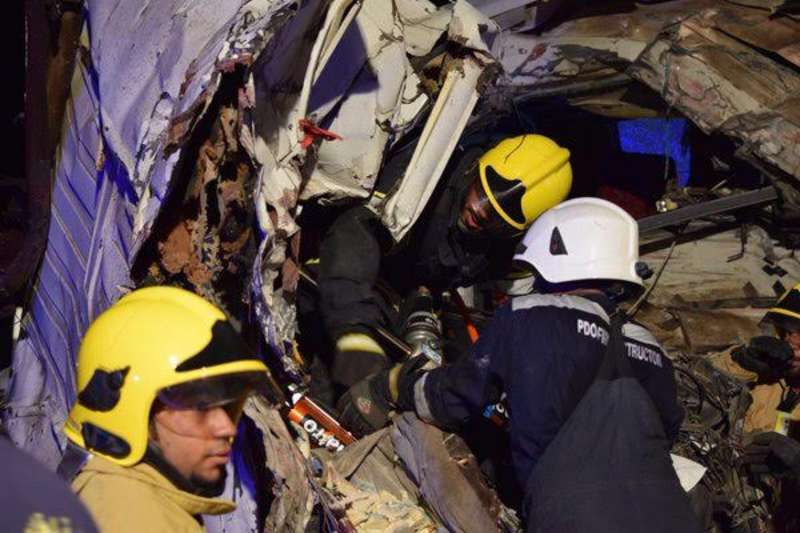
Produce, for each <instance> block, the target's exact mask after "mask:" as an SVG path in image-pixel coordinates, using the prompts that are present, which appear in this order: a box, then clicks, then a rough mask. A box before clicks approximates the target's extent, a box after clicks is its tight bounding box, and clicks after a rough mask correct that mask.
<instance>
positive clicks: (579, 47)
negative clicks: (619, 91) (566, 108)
mask: <svg viewBox="0 0 800 533" xmlns="http://www.w3.org/2000/svg"><path fill="white" fill-rule="evenodd" d="M711 3H712V2H711V1H709V0H679V1H675V2H666V3H663V4H657V5H652V6H637V8H636V9H635V10H633V11H630V12H626V13H620V14H614V15H600V16H592V17H585V18H580V19H577V20H571V21H568V22H565V23H563V24H560V25H558V26H556V27H555V28H553V29H551V30H549V31H546V32H544V33H542V34H541V35H530V34H522V33H516V32H514V31H504V32H502V33H501V34H500V35H498V36H497V38H496V39H495V40H494V43H493V45H492V54H493V55H494V57H496V58H497V60H498V61H499V62H500V63H501V65H502V66H503V71H504V73H503V75H502V76H501V77H500V79H499V80H498V85H499V87H500V88H501V89H502V90H504V91H507V92H510V93H511V94H515V93H517V94H520V95H525V94H526V93H529V92H530V91H532V90H536V89H540V88H543V87H549V88H558V87H564V88H568V87H570V86H573V85H575V84H576V83H578V82H585V81H597V80H601V79H604V78H607V77H608V76H611V75H613V74H615V73H619V72H622V71H624V69H625V68H627V66H628V64H629V63H630V62H632V61H634V60H635V59H636V58H638V57H639V55H640V54H641V53H642V52H643V51H644V50H645V48H646V47H647V46H648V44H649V43H651V42H652V41H653V40H655V38H656V37H657V36H658V34H659V32H660V31H661V30H662V29H663V28H664V27H667V26H669V25H672V24H674V23H676V22H677V21H679V20H681V19H682V18H684V17H685V16H686V14H687V13H692V12H696V11H698V10H699V9H701V8H702V7H704V6H708V5H710V4H711Z"/></svg>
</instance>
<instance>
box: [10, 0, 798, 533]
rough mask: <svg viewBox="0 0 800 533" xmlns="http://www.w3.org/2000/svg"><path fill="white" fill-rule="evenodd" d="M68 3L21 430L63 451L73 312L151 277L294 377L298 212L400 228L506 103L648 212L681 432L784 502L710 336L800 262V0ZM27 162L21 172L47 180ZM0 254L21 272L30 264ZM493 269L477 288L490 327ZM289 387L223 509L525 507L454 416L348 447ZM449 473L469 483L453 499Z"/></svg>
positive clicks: (714, 469) (739, 319) (740, 490)
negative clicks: (746, 469)
mask: <svg viewBox="0 0 800 533" xmlns="http://www.w3.org/2000/svg"><path fill="white" fill-rule="evenodd" d="M65 4H70V5H73V4H75V2H71V3H70V2H66V3H65ZM606 4H607V5H606ZM73 7H74V6H73ZM68 12H69V13H71V14H72V15H71V16H73V15H74V14H75V13H76V11H75V10H71V11H68ZM77 12H79V13H80V19H79V20H78V22H77V24H76V21H75V20H74V18H73V19H70V23H71V24H72V26H71V27H73V28H74V27H76V25H77V27H78V28H81V29H82V33H80V39H79V41H78V45H77V48H76V49H74V50H72V52H74V64H75V66H74V72H72V73H71V77H70V75H66V76H65V77H64V79H65V80H69V81H68V83H65V84H64V85H65V87H68V89H69V90H68V93H69V97H68V99H67V101H66V106H65V109H66V111H65V113H64V117H63V126H62V125H61V124H57V125H56V126H55V129H56V130H58V131H59V132H61V134H60V140H59V142H58V149H57V152H56V157H55V164H54V166H53V169H54V170H53V172H52V175H53V179H52V183H53V186H52V191H51V205H50V209H49V210H42V211H46V212H47V213H48V214H49V230H48V234H47V236H46V249H45V250H44V252H43V254H42V256H41V257H42V258H41V265H40V266H39V268H38V273H37V274H36V277H35V281H34V282H33V284H32V287H33V289H32V291H31V295H30V298H29V300H28V301H26V303H25V314H24V318H23V320H22V327H21V333H20V336H19V338H18V340H17V342H16V347H15V351H14V361H13V378H12V381H11V386H10V390H9V393H8V398H7V405H6V407H5V411H4V425H5V427H6V428H7V430H8V432H9V433H10V435H11V436H12V438H13V439H14V440H15V441H16V443H17V444H18V445H20V446H22V447H23V448H26V449H28V450H29V451H31V452H32V453H33V454H34V455H36V456H37V457H38V458H39V459H40V460H42V461H43V462H44V463H46V464H48V465H50V466H52V467H53V468H54V467H55V465H56V464H57V462H58V460H59V458H60V455H61V451H62V450H63V445H64V443H63V436H62V432H61V428H62V426H63V423H64V420H65V418H66V415H67V412H68V409H69V406H70V405H71V403H72V402H73V400H74V397H75V375H74V367H75V357H76V355H77V349H78V344H79V341H80V338H81V335H82V333H83V332H84V330H85V329H86V327H87V326H88V324H89V323H90V322H91V320H92V319H93V318H94V317H96V316H97V315H98V314H99V313H100V312H101V311H103V310H104V309H105V308H107V307H108V305H109V304H110V303H111V302H113V301H115V300H117V299H118V298H119V297H120V296H121V295H122V294H124V293H125V292H127V291H129V290H130V289H132V288H133V287H136V286H140V285H144V284H152V283H165V284H177V285H180V286H184V287H187V288H189V289H191V290H193V291H195V292H197V293H199V294H202V295H203V296H204V297H206V298H208V299H209V300H211V301H213V302H214V303H216V304H217V305H219V306H220V307H222V308H223V309H225V310H226V312H228V314H229V315H231V316H232V317H233V318H234V320H236V321H237V325H238V326H240V327H241V328H242V330H243V332H244V333H245V334H246V335H248V336H249V337H250V339H251V340H252V341H253V344H255V345H258V346H260V347H261V349H262V351H263V353H264V354H266V357H268V358H270V362H271V366H272V367H273V370H274V373H275V376H276V379H277V380H278V381H279V382H280V383H281V384H282V385H283V384H285V385H286V386H288V385H290V384H294V385H298V386H300V385H302V384H303V383H304V380H305V379H306V375H307V369H306V368H305V367H304V364H305V363H304V360H303V358H302V356H301V355H299V354H298V352H297V350H296V349H294V347H295V344H294V340H295V339H296V337H297V336H298V335H302V334H303V332H302V331H299V332H298V330H297V320H296V311H295V307H294V302H295V295H296V291H297V285H298V282H299V279H300V275H301V271H300V264H301V251H300V250H301V244H302V241H303V238H304V231H308V230H311V229H313V228H302V227H301V226H300V225H299V222H298V220H299V216H300V214H301V212H302V210H303V209H306V208H307V207H308V206H311V205H321V206H329V205H339V204H342V203H348V202H367V203H369V204H370V205H371V206H372V207H373V208H374V209H375V210H376V211H377V212H378V213H380V215H381V220H382V222H383V223H384V225H385V226H386V227H387V229H388V230H389V232H390V233H391V235H392V237H393V238H394V239H396V240H397V241H400V240H402V239H403V237H404V236H405V235H406V234H407V232H408V230H409V228H411V226H412V225H413V224H414V222H415V220H416V219H417V217H418V216H419V215H420V213H421V211H422V210H423V208H424V207H425V205H426V202H427V200H428V198H429V197H430V195H431V194H432V192H433V190H434V188H435V187H436V184H437V182H438V180H439V178H440V176H441V174H442V172H443V170H444V167H445V165H446V164H447V162H448V160H449V158H450V156H451V155H452V154H453V153H454V152H455V151H456V150H459V149H460V146H463V145H464V144H465V143H469V142H471V141H472V140H474V139H476V138H480V137H481V135H483V134H484V133H485V132H487V131H491V130H493V129H496V128H505V127H507V124H508V123H509V122H511V123H514V124H516V127H521V128H524V129H531V128H533V129H536V130H539V131H543V132H546V133H548V134H550V135H553V136H555V137H557V138H558V137H560V138H562V139H563V141H562V143H563V144H565V145H566V146H568V147H569V148H570V150H571V151H572V152H573V159H575V160H576V163H575V169H576V176H577V177H576V181H577V183H576V187H577V189H578V191H579V192H583V193H586V194H596V193H598V191H600V192H601V193H602V194H605V195H606V196H607V197H611V198H613V199H615V200H616V201H618V202H619V203H622V204H623V205H625V207H626V208H627V209H628V210H629V211H631V212H635V213H637V214H638V215H639V218H640V225H641V227H642V232H643V237H646V239H644V240H643V252H646V255H645V257H646V258H647V259H648V260H650V261H651V262H652V263H653V265H654V266H655V265H659V264H660V263H664V264H665V265H666V266H665V268H664V269H663V274H662V275H661V276H660V278H659V280H658V283H657V285H656V287H655V290H654V291H653V292H652V293H651V294H650V297H649V300H648V303H647V304H645V305H644V306H643V308H642V310H641V311H640V312H639V316H638V317H637V318H639V319H640V320H642V321H644V322H646V323H647V324H648V326H649V327H651V329H653V331H656V332H658V333H659V337H660V339H659V340H661V341H662V342H663V343H664V344H665V346H666V347H667V348H668V349H670V350H672V352H673V353H674V354H675V357H676V368H677V369H678V372H679V375H678V377H679V381H680V384H681V389H682V397H683V399H684V401H685V403H686V406H687V410H688V412H689V416H688V417H687V422H686V424H685V427H684V432H683V433H682V437H681V441H680V443H679V445H678V446H677V448H676V453H679V454H680V455H683V456H684V457H687V458H690V459H693V460H694V461H696V462H698V463H700V464H702V465H704V467H705V468H707V469H708V472H707V474H706V475H705V476H704V477H703V478H702V480H701V481H700V484H701V486H702V487H703V488H704V489H705V492H706V494H707V495H710V497H709V501H711V504H709V506H708V508H707V513H709V516H710V519H709V520H710V522H716V523H717V524H719V523H723V522H724V523H726V524H727V526H725V527H730V528H734V530H740V531H759V530H760V529H759V528H761V527H762V525H763V523H764V522H765V521H766V520H767V519H768V516H769V512H770V508H769V505H767V504H766V503H764V502H765V500H764V496H763V493H760V492H758V491H757V490H756V489H755V488H754V487H751V486H750V485H748V484H747V481H746V480H745V479H744V478H743V477H741V476H739V475H738V474H737V472H736V470H735V466H733V465H734V464H735V462H736V456H737V453H738V450H739V448H740V446H741V443H742V439H743V438H744V435H743V432H742V428H741V425H740V424H739V423H738V420H739V419H740V417H741V416H742V412H743V411H742V409H743V405H744V404H745V403H746V396H747V392H746V389H745V388H744V387H743V386H741V385H739V384H737V383H736V382H733V381H730V380H727V379H725V378H724V377H721V376H719V375H717V374H716V373H715V371H714V370H713V369H711V368H709V367H708V365H705V364H704V360H703V358H704V356H706V355H708V354H710V353H713V352H715V351H719V350H722V349H724V348H725V347H727V346H730V345H732V344H736V343H741V342H745V341H746V340H747V339H748V338H749V336H752V335H753V334H755V333H756V332H757V327H756V325H755V324H756V322H757V319H758V318H760V314H761V313H762V312H763V308H765V307H767V306H769V304H770V303H771V302H773V301H774V298H775V296H776V295H777V294H780V293H781V292H782V291H783V289H785V288H788V287H789V286H791V284H792V283H794V282H795V281H796V280H798V279H800V264H798V262H797V260H796V259H795V258H794V255H793V249H794V248H795V247H796V246H797V244H798V240H797V233H796V231H795V228H796V226H794V225H793V224H792V222H793V221H794V220H796V214H797V209H798V206H800V202H798V198H799V196H798V192H797V186H796V184H797V181H796V180H797V179H798V178H800V143H798V142H797V141H798V139H800V114H799V113H800V97H799V96H798V95H800V15H798V14H797V8H796V6H794V3H793V2H786V1H780V0H750V1H724V2H719V1H710V0H676V1H671V2H663V3H657V4H653V5H650V4H649V3H648V4H647V5H644V4H633V3H625V2H622V3H614V2H607V3H606V2H595V3H592V5H591V6H584V7H582V8H580V9H577V8H574V7H572V6H571V5H570V4H569V3H568V2H563V3H561V2H526V1H519V2H492V1H481V2H478V1H476V2H474V3H473V4H470V3H468V2H466V1H464V0H459V1H457V2H454V3H443V2H437V3H431V2H428V1H427V0H363V1H360V2H355V1H350V0H332V1H294V0H274V1H270V0H250V1H247V2H244V1H231V0H226V1H223V2H219V1H213V2H212V1H201V2H192V3H191V4H186V3H183V2H174V1H162V2H147V1H138V2H131V1H128V2H121V1H117V0H89V1H87V2H85V3H84V4H83V5H82V6H80V9H79V10H78V11H77ZM67 52H69V49H67ZM50 82H51V83H54V82H53V80H52V79H51V80H50ZM65 92H66V91H65ZM51 127H53V126H51ZM630 128H634V129H635V130H636V132H637V135H635V136H631V135H626V134H625V131H628V130H629V129H630ZM609 132H613V135H611V137H613V138H614V139H616V141H615V142H616V145H615V149H616V152H615V153H616V156H615V157H616V159H614V160H613V161H612V163H608V166H604V165H606V161H607V160H606V159H604V158H601V157H600V156H598V154H596V153H592V151H591V150H589V149H587V148H586V147H587V146H591V145H593V144H597V143H599V141H598V139H599V138H601V137H602V138H609V135H608V133H609ZM648 136H650V137H651V138H652V139H651V142H650V143H645V144H647V146H642V145H641V143H639V144H637V143H636V142H634V139H633V137H636V138H638V139H641V138H647V137H648ZM400 149H408V150H412V155H411V157H410V160H409V162H408V164H407V166H406V167H405V169H404V172H403V178H402V180H401V182H400V185H399V187H397V188H396V189H395V190H393V191H392V193H391V194H389V195H388V196H386V197H379V196H377V195H373V194H372V193H373V190H374V188H375V184H376V180H377V179H378V177H379V175H380V172H381V169H382V166H383V164H384V163H385V162H386V160H387V158H388V157H389V156H390V155H391V154H392V153H394V152H396V151H398V150H400ZM604 155H605V154H604ZM631 157H639V158H640V159H637V160H636V161H637V163H642V164H641V165H640V166H636V165H632V164H631V161H632V160H631V159H630V158H631ZM581 162H583V163H581ZM624 167H628V168H629V169H631V168H636V169H639V170H637V174H636V175H632V174H630V173H629V174H628V175H627V176H625V177H627V179H629V180H631V181H633V182H634V184H633V185H631V183H630V182H629V183H628V184H627V188H628V189H629V190H626V185H625V184H621V183H620V182H619V180H617V181H614V180H613V179H610V176H608V175H604V174H609V173H612V174H613V173H614V172H620V171H621V169H623V168H624ZM35 168H36V172H38V173H39V174H40V175H39V176H38V177H36V176H33V177H31V191H35V190H38V189H36V187H34V184H35V183H39V184H41V183H42V180H45V182H49V180H50V177H51V174H50V170H49V169H46V168H41V166H39V167H35ZM643 172H644V174H643ZM647 173H650V174H647ZM653 173H654V174H655V175H651V174H653ZM34 179H38V180H39V181H36V182H35V183H34V181H33V180H34ZM582 180H585V181H582ZM687 185H688V186H689V187H687ZM587 191H588V192H587ZM31 194H33V193H31ZM32 197H33V196H32ZM643 199H644V200H643ZM37 201H38V202H39V203H41V200H40V199H39V200H37ZM31 205H32V207H31V209H32V211H31V212H32V213H33V212H34V211H33V207H35V205H34V204H31ZM36 205H38V204H36ZM656 206H658V209H656ZM36 213H39V211H37V212H36ZM47 216H48V215H45V214H41V213H39V214H38V215H37V217H36V218H35V219H33V221H32V222H31V224H32V225H35V226H36V227H39V228H41V227H43V226H42V224H43V222H44V227H47V226H46V221H47ZM40 234H41V235H40ZM37 236H38V237H37ZM39 237H44V235H43V233H42V232H39V233H37V232H35V231H32V232H31V234H30V239H32V240H35V239H37V238H39ZM42 242H44V241H41V242H39V243H38V244H39V245H40V247H41V244H42ZM36 245H37V243H36V242H33V243H31V242H29V243H28V244H27V245H26V249H25V253H29V252H28V250H30V249H33V250H35V249H37V246H36ZM670 245H673V247H672V248H670V249H669V250H667V248H668V247H669V246H670ZM20 253H23V252H22V251H21V252H20ZM20 257H21V256H20ZM18 265H20V266H18V267H17V268H18V269H22V268H23V267H26V268H30V266H31V265H30V260H29V261H28V262H21V263H18ZM7 274H8V275H7V276H5V277H4V278H3V279H4V283H5V284H6V285H8V286H5V287H3V288H4V290H5V291H6V292H5V293H7V294H11V293H13V292H14V291H15V290H16V289H17V288H18V286H19V284H20V283H21V282H20V281H19V280H20V279H21V277H22V276H21V274H20V273H19V272H16V271H14V270H13V269H12V270H8V271H7ZM12 283H16V284H17V286H13V285H11V284H12ZM487 290H488V289H487V288H485V287H474V288H472V289H471V290H468V291H465V294H464V296H465V299H466V300H467V302H468V303H469V304H470V305H471V307H473V308H476V309H473V311H476V314H475V319H476V323H477V324H479V325H480V318H481V317H483V316H484V314H483V312H484V311H485V312H487V313H488V312H490V311H491V305H489V304H487V301H488V299H487V298H483V297H482V296H485V295H486V293H487ZM287 390H288V389H287ZM287 390H284V391H283V393H284V394H285V393H286V392H287ZM698 398H700V400H698ZM285 410H286V409H285V406H283V405H280V402H277V404H273V405H271V404H269V402H266V401H265V400H257V401H254V402H252V403H251V404H250V405H249V406H248V408H247V415H248V422H247V423H246V430H245V438H243V439H239V441H237V442H238V444H237V456H238V457H241V458H242V459H241V460H239V461H236V465H235V470H236V473H237V474H238V475H237V476H234V477H235V478H236V479H237V480H238V482H237V484H236V487H235V488H232V489H230V490H233V491H234V492H235V494H234V497H235V499H237V500H238V501H239V502H240V505H239V510H238V511H237V513H236V515H234V516H233V518H231V517H226V518H217V519H216V521H213V520H211V521H209V523H208V527H209V529H212V530H227V531H230V530H236V531H239V530H248V531H249V530H264V531H271V530H284V529H285V530H294V531H300V530H304V529H305V528H306V527H310V526H309V524H314V523H317V522H319V524H320V526H323V525H324V526H327V527H328V528H330V529H339V530H342V529H344V530H346V529H347V528H355V529H357V530H372V529H378V528H380V529H391V530H394V531H420V530H434V529H435V528H437V527H439V526H440V525H445V526H446V527H448V528H450V529H453V530H466V531H469V530H475V531H477V530H480V531H485V530H492V529H503V530H513V529H514V528H515V527H516V524H517V522H516V518H515V517H514V516H513V513H512V512H510V511H509V510H508V509H507V508H506V507H505V505H504V504H503V502H501V501H500V500H499V499H498V498H497V496H496V495H495V494H494V492H493V491H492V490H491V489H490V488H489V487H488V485H487V484H486V482H485V481H484V480H483V479H482V478H480V476H476V472H478V468H477V466H476V465H475V464H474V459H469V458H468V456H469V454H468V452H465V451H464V449H463V446H462V444H463V443H462V444H459V443H457V442H455V441H454V440H453V439H454V437H449V436H446V435H444V434H442V433H441V432H438V430H433V428H429V427H423V426H424V425H422V426H421V425H420V424H419V423H418V421H415V420H414V419H413V418H407V417H404V418H402V419H400V420H398V421H397V423H396V424H395V426H394V428H393V429H391V430H385V431H383V432H379V433H378V434H375V435H373V436H371V437H369V438H367V439H362V440H360V441H358V442H356V443H355V444H353V445H351V446H348V447H347V449H346V451H347V454H346V455H344V454H342V455H335V454H330V453H328V452H326V451H324V450H320V449H317V450H315V451H314V452H313V453H312V451H311V442H310V441H309V437H308V435H307V434H306V433H305V432H304V431H303V428H302V418H301V419H299V420H300V421H301V426H300V427H298V426H296V425H295V426H293V425H291V424H289V425H287V423H286V419H285V418H282V416H281V412H282V411H285ZM307 429H308V428H306V430H307ZM313 434H314V431H313V430H312V431H311V435H312V436H313ZM424 443H428V444H427V445H426V444H424ZM397 457H399V459H398V458H397ZM452 458H455V459H452ZM456 459H459V460H456ZM460 459H463V460H460ZM425 464H434V465H438V466H437V467H436V468H434V469H433V471H434V474H433V475H431V474H429V473H427V472H429V470H428V469H425V468H422V465H425ZM455 465H460V466H459V468H460V467H461V466H463V465H472V466H470V467H469V468H467V467H464V468H461V469H459V468H455ZM426 476H427V477H426ZM479 478H480V479H479ZM442 483H446V484H447V485H446V486H448V487H450V488H452V487H462V488H463V490H462V491H461V492H459V493H460V494H465V495H467V496H464V497H469V498H472V499H471V500H470V501H473V502H476V503H475V505H472V506H469V509H468V511H469V512H466V511H464V510H458V509H453V507H452V501H451V502H450V503H448V500H447V498H443V497H442V492H441V487H442V486H443V485H442ZM470 513H472V514H470ZM712 519H713V520H712ZM476 524H481V526H480V527H479V528H477V529H474V528H472V526H475V525H476ZM720 527H721V526H720ZM737 527H739V528H745V527H746V528H749V529H735V528H737ZM722 530H725V529H722Z"/></svg>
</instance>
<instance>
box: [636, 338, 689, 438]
mask: <svg viewBox="0 0 800 533" xmlns="http://www.w3.org/2000/svg"><path fill="white" fill-rule="evenodd" d="M662 353H663V357H662V358H661V361H662V364H663V365H664V371H663V372H658V373H655V372H653V373H650V374H647V375H644V376H642V377H640V378H639V379H640V383H641V384H642V387H644V388H645V390H647V392H648V394H649V395H650V398H651V399H652V400H653V404H655V406H656V409H657V410H658V414H659V416H660V417H661V423H662V424H663V426H664V433H665V435H666V437H667V439H668V440H669V443H670V445H672V444H675V441H676V440H677V439H678V433H679V432H680V429H681V424H682V423H683V419H684V417H685V416H686V412H685V411H684V409H683V407H681V405H680V404H679V403H678V386H677V384H676V383H675V369H674V366H673V364H672V361H671V360H670V359H669V357H668V356H667V355H666V352H663V350H662ZM656 380H658V383H656V382H655V381H656Z"/></svg>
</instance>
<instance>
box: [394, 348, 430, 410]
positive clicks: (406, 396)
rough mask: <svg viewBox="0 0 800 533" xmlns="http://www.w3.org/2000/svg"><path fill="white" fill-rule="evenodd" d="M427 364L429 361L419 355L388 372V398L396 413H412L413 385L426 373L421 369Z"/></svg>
mask: <svg viewBox="0 0 800 533" xmlns="http://www.w3.org/2000/svg"><path fill="white" fill-rule="evenodd" d="M429 362H430V359H428V358H427V357H426V356H425V355H422V354H419V355H415V356H413V357H409V358H408V359H406V361H405V362H404V363H403V364H402V365H397V366H395V367H394V368H393V369H392V370H391V371H390V376H389V382H388V384H389V397H390V398H391V399H392V402H393V403H394V405H395V407H396V408H397V410H398V411H414V407H415V406H414V385H415V384H416V383H417V380H418V379H420V378H421V377H422V376H423V375H424V374H425V373H426V372H427V370H425V369H423V368H422V367H424V366H425V365H426V364H428V363H429Z"/></svg>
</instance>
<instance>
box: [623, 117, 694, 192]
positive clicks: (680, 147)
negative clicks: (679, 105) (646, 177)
mask: <svg viewBox="0 0 800 533" xmlns="http://www.w3.org/2000/svg"><path fill="white" fill-rule="evenodd" d="M617 128H618V132H619V144H620V147H621V148H622V151H623V152H627V153H629V154H654V155H666V156H669V157H670V158H671V159H672V162H673V164H674V165H675V173H676V175H677V176H678V185H679V186H681V187H685V186H686V185H688V184H689V178H690V174H691V166H692V151H691V149H690V147H689V144H688V142H686V139H685V136H686V130H687V128H688V122H687V121H686V119H683V118H668V119H664V118H641V119H635V120H620V121H619V122H617Z"/></svg>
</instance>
